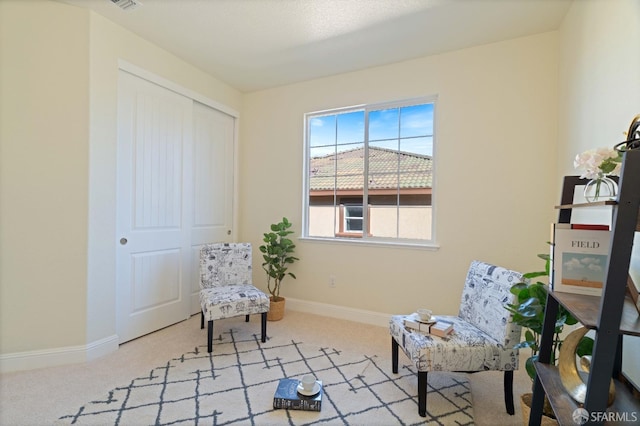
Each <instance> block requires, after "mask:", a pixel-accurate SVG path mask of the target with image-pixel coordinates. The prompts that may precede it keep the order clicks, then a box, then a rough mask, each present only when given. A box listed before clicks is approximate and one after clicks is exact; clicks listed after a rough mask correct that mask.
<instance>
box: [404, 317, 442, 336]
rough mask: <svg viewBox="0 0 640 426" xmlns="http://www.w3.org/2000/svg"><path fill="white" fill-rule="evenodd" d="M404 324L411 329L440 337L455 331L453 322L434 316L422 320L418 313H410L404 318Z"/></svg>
mask: <svg viewBox="0 0 640 426" xmlns="http://www.w3.org/2000/svg"><path fill="white" fill-rule="evenodd" d="M404 326H405V327H406V328H408V329H410V330H413V331H417V332H419V333H423V334H431V335H434V336H438V337H446V336H448V335H449V334H451V333H452V332H453V323H452V322H451V321H445V320H443V319H437V318H436V317H433V318H432V319H431V320H430V321H420V319H418V318H417V315H409V316H407V317H405V319H404Z"/></svg>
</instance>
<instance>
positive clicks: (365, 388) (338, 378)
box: [52, 327, 473, 425]
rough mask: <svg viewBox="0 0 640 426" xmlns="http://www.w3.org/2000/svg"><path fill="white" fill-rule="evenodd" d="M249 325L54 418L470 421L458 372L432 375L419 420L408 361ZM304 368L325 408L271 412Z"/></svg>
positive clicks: (110, 421)
mask: <svg viewBox="0 0 640 426" xmlns="http://www.w3.org/2000/svg"><path fill="white" fill-rule="evenodd" d="M251 331H254V330H251ZM251 331H250V330H249V329H248V328H246V327H233V328H231V329H228V330H227V331H225V332H223V333H221V334H220V335H219V337H218V338H217V339H214V347H213V353H212V354H208V353H207V352H206V345H204V346H198V347H195V348H194V349H193V350H192V351H189V352H185V353H184V354H183V355H181V356H179V357H176V358H173V359H170V360H168V361H167V362H166V363H163V364H161V365H157V366H156V367H155V368H153V369H151V370H150V371H144V372H141V374H140V375H139V376H137V377H135V378H133V379H132V380H131V381H130V382H128V383H122V385H121V386H117V387H115V388H114V389H112V390H109V391H107V392H105V394H104V395H103V397H102V398H98V399H95V400H92V401H87V402H86V403H85V404H84V405H82V406H80V407H78V408H77V410H75V411H71V412H69V413H68V414H66V415H63V416H62V417H61V418H60V419H58V420H57V422H56V424H80V425H194V424H200V425H201V424H210V425H248V424H252V425H284V424H288V425H303V424H304V425H316V424H329V425H333V424H345V425H391V424H394V425H416V424H425V422H426V423H433V424H441V425H452V424H458V425H465V424H473V409H472V401H471V391H470V385H469V382H468V380H467V376H466V375H464V374H456V373H437V372H432V373H430V374H429V380H428V386H429V389H428V394H427V395H428V396H427V411H428V413H427V417H426V418H423V417H420V416H419V415H418V407H417V376H416V373H415V368H414V367H413V366H411V365H410V364H408V360H406V359H405V360H402V359H401V364H400V365H401V368H400V370H399V373H398V374H393V373H391V368H390V366H391V360H390V358H389V356H385V355H382V354H379V353H378V354H375V353H362V352H358V351H357V347H356V348H351V349H350V350H344V349H343V348H335V347H331V346H321V345H318V344H314V342H305V341H301V340H303V339H300V340H298V339H296V338H293V339H292V338H291V337H290V336H289V337H287V336H286V335H280V334H274V335H273V336H271V337H270V338H269V340H268V341H267V342H266V343H261V342H260V339H259V336H258V335H256V334H251ZM363 350H366V349H363ZM402 361H406V362H405V363H403V362H402ZM309 372H311V373H313V374H315V375H316V377H317V378H318V379H319V380H322V381H323V384H324V395H323V399H322V409H321V411H320V412H313V411H297V410H282V409H274V408H273V394H274V392H275V389H276V387H277V383H278V380H279V379H281V378H285V377H288V378H300V377H301V376H302V375H303V374H306V373H309ZM52 420H53V419H52Z"/></svg>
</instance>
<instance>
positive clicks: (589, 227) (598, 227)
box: [571, 223, 609, 231]
mask: <svg viewBox="0 0 640 426" xmlns="http://www.w3.org/2000/svg"><path fill="white" fill-rule="evenodd" d="M571 229H587V230H592V231H608V230H609V225H604V224H597V223H572V224H571Z"/></svg>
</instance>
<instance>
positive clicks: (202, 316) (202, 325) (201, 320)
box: [200, 311, 204, 330]
mask: <svg viewBox="0 0 640 426" xmlns="http://www.w3.org/2000/svg"><path fill="white" fill-rule="evenodd" d="M203 328H204V311H200V330H202V329H203Z"/></svg>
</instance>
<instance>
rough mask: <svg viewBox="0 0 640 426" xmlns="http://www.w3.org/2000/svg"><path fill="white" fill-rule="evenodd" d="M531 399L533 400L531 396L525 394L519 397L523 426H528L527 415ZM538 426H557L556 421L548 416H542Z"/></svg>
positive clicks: (529, 412) (529, 411) (529, 410)
mask: <svg viewBox="0 0 640 426" xmlns="http://www.w3.org/2000/svg"><path fill="white" fill-rule="evenodd" d="M532 399H533V394H531V393H525V394H523V395H520V406H521V408H522V424H523V425H524V426H527V425H528V424H529V414H531V400H532ZM545 399H546V398H545ZM545 402H547V401H545ZM547 403H548V402H547ZM540 425H541V426H557V425H558V421H557V420H556V419H553V418H551V417H549V416H545V415H542V421H541V422H540Z"/></svg>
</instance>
